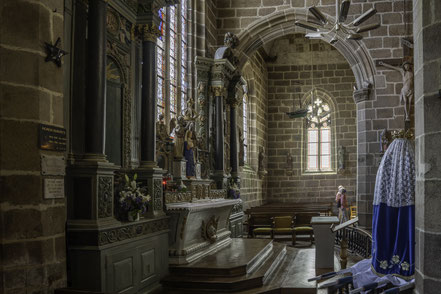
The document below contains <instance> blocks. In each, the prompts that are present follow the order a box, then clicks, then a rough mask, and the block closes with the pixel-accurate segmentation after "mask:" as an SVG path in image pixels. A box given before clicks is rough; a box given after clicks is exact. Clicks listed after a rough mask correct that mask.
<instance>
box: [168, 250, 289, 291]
mask: <svg viewBox="0 0 441 294" xmlns="http://www.w3.org/2000/svg"><path fill="white" fill-rule="evenodd" d="M271 247H272V249H271V252H270V253H269V254H268V255H267V257H266V258H265V259H264V260H261V261H259V263H260V265H259V266H257V267H255V268H254V270H253V271H252V272H250V273H248V274H244V275H241V276H224V277H220V276H213V277H210V276H195V275H175V274H173V275H170V276H169V277H166V278H165V279H163V280H162V285H163V287H164V288H165V289H167V290H168V291H166V293H177V292H175V291H177V290H179V291H181V293H184V292H187V290H191V291H190V292H191V293H207V292H210V293H213V292H218V293H222V292H237V291H243V290H247V289H253V288H258V287H262V286H263V285H264V284H265V283H266V282H267V281H269V280H270V278H271V276H272V274H274V272H275V271H276V270H277V269H278V267H279V266H280V264H281V262H282V261H283V260H284V257H285V255H286V252H287V250H286V245H284V244H279V243H274V244H272V246H271ZM184 290H185V291H184ZM251 293H255V292H251Z"/></svg>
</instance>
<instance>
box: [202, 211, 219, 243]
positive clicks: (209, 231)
mask: <svg viewBox="0 0 441 294" xmlns="http://www.w3.org/2000/svg"><path fill="white" fill-rule="evenodd" d="M218 223H219V217H217V218H216V216H214V215H213V216H212V217H211V218H210V219H209V220H208V222H207V223H205V221H204V220H202V226H201V235H202V238H204V239H205V240H207V241H210V242H211V243H214V242H216V240H217V225H218Z"/></svg>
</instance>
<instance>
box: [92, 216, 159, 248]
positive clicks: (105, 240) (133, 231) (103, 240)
mask: <svg viewBox="0 0 441 294" xmlns="http://www.w3.org/2000/svg"><path fill="white" fill-rule="evenodd" d="M167 229H168V219H160V220H156V221H149V222H146V223H140V224H132V225H129V226H124V227H120V228H115V229H110V230H106V231H102V232H97V233H98V234H97V237H98V242H97V243H98V245H100V246H101V245H106V244H111V243H115V242H120V241H124V240H127V239H133V238H136V237H140V236H143V235H148V234H152V233H155V232H159V231H163V230H167Z"/></svg>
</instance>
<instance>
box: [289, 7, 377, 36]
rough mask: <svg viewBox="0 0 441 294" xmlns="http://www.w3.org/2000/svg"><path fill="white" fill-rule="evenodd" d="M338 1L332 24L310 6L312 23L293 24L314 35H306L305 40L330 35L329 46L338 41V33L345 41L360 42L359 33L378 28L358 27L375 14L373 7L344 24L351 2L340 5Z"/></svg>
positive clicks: (369, 26)
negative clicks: (312, 17)
mask: <svg viewBox="0 0 441 294" xmlns="http://www.w3.org/2000/svg"><path fill="white" fill-rule="evenodd" d="M340 1H341V0H335V21H334V22H333V23H330V22H329V21H328V19H327V18H326V16H325V15H324V14H323V13H322V12H321V11H320V10H319V9H318V8H317V7H315V6H311V7H309V12H310V13H311V14H312V15H313V16H314V21H311V20H308V21H301V20H297V21H296V22H295V24H296V25H297V26H299V27H302V28H305V29H307V30H311V31H314V33H308V34H306V37H307V38H312V39H320V38H323V37H324V36H325V35H331V36H332V38H331V41H330V43H331V44H334V43H336V42H337V41H338V40H339V35H338V34H339V33H340V34H343V35H344V36H345V39H347V40H361V39H362V38H363V36H362V35H361V33H363V32H367V31H370V30H374V29H376V28H378V27H379V26H380V24H379V23H374V24H369V25H364V26H360V25H361V24H362V23H364V22H365V21H366V20H368V19H369V18H371V17H372V16H373V15H375V13H377V10H376V9H375V7H374V8H371V9H369V10H368V11H366V12H365V13H363V14H362V15H360V16H359V17H357V18H356V19H354V20H353V21H352V22H351V23H349V24H346V23H345V21H346V18H347V16H348V12H349V6H350V5H351V1H350V0H343V1H341V3H340Z"/></svg>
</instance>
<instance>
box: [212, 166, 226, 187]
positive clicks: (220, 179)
mask: <svg viewBox="0 0 441 294" xmlns="http://www.w3.org/2000/svg"><path fill="white" fill-rule="evenodd" d="M211 178H212V179H213V180H214V181H215V182H216V188H217V189H227V188H228V177H227V175H225V173H224V171H223V170H216V171H214V173H213V174H212V176H211Z"/></svg>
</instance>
